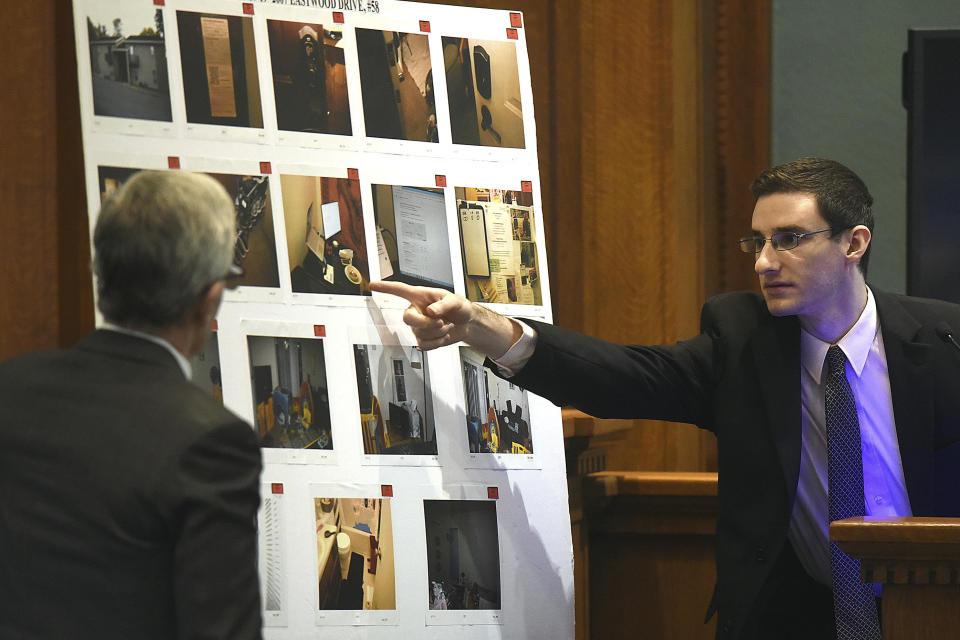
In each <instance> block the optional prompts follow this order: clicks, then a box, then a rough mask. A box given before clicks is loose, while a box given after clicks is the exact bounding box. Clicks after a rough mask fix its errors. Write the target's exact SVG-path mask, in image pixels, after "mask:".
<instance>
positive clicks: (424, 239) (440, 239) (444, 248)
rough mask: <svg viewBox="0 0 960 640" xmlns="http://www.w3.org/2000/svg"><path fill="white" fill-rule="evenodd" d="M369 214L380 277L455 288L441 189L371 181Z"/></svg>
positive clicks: (450, 288)
mask: <svg viewBox="0 0 960 640" xmlns="http://www.w3.org/2000/svg"><path fill="white" fill-rule="evenodd" d="M373 216H374V219H375V221H376V224H377V244H378V247H382V249H381V259H380V279H381V280H397V281H399V282H405V283H407V284H410V285H415V286H424V287H440V288H443V289H446V290H447V291H451V292H452V291H453V267H452V266H451V264H450V239H449V236H448V235H447V206H446V201H445V200H444V197H443V189H434V188H429V187H403V186H397V185H386V184H375V185H373ZM383 252H385V253H386V259H384V258H383V257H382V253H383Z"/></svg>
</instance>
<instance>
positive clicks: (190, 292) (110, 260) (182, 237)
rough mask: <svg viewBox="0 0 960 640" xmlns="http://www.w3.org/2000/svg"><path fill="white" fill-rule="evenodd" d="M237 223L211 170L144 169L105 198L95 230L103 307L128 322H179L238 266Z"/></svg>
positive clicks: (137, 325) (139, 324) (114, 318)
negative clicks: (235, 247) (207, 172)
mask: <svg viewBox="0 0 960 640" xmlns="http://www.w3.org/2000/svg"><path fill="white" fill-rule="evenodd" d="M235 224H236V222H235V213H234V206H233V201H232V200H231V199H230V196H229V195H228V194H227V192H226V190H225V189H224V188H223V186H222V185H221V184H220V183H218V182H217V181H216V180H214V179H213V178H211V177H210V176H207V175H203V174H195V173H185V172H179V171H141V172H140V173H137V174H136V175H134V176H133V177H132V178H130V179H129V180H128V181H127V182H126V183H124V185H123V186H122V187H121V188H120V190H119V191H117V193H116V194H114V195H113V196H111V197H110V198H108V199H107V200H106V202H104V203H103V206H102V207H101V209H100V214H99V216H98V218H97V224H96V227H95V229H94V232H93V248H94V263H93V266H94V273H95V274H96V276H97V306H98V307H99V308H100V312H101V313H103V315H104V317H105V318H106V319H107V320H109V321H111V322H114V323H116V324H119V325H121V326H127V327H134V328H163V327H170V326H173V325H176V324H177V323H179V322H180V321H181V320H183V319H184V317H185V315H186V313H187V310H188V309H189V308H190V307H191V306H192V305H193V303H194V302H195V301H196V300H197V299H198V297H199V296H200V295H201V294H202V293H203V292H204V291H206V289H207V288H208V287H209V286H210V285H211V284H212V283H214V282H216V281H217V280H219V279H221V278H223V277H224V275H225V274H226V273H227V271H228V269H229V268H230V262H231V260H232V259H233V245H234V237H235Z"/></svg>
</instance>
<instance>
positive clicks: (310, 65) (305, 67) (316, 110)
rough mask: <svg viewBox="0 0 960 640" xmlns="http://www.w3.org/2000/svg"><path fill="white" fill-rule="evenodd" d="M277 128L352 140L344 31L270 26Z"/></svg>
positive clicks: (276, 22)
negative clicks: (337, 136)
mask: <svg viewBox="0 0 960 640" xmlns="http://www.w3.org/2000/svg"><path fill="white" fill-rule="evenodd" d="M267 36H268V38H269V40H270V60H271V67H272V71H273V91H274V96H275V97H276V104H277V127H278V128H279V129H283V130H285V131H304V132H307V133H330V134H335V135H341V136H349V135H351V133H353V129H352V126H351V124H350V100H349V97H348V96H347V72H346V65H345V64H344V53H343V47H342V46H341V40H342V39H343V32H342V31H340V30H329V29H324V26H323V25H322V24H314V23H306V22H285V21H280V20H267Z"/></svg>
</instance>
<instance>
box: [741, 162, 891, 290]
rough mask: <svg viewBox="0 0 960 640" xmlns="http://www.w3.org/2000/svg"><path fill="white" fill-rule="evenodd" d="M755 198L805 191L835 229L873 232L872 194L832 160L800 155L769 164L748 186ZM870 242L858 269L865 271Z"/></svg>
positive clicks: (851, 174)
mask: <svg viewBox="0 0 960 640" xmlns="http://www.w3.org/2000/svg"><path fill="white" fill-rule="evenodd" d="M750 190H751V191H752V192H753V196H754V197H755V198H758V199H759V198H760V197H761V196H766V195H770V194H773V193H809V194H811V195H813V196H814V198H815V199H816V202H817V208H818V209H819V210H820V215H821V216H823V219H824V220H826V221H827V224H828V225H830V227H831V228H833V229H834V230H835V231H834V233H833V234H832V237H833V236H836V235H839V233H840V232H841V231H843V230H846V229H850V228H852V227H855V226H857V225H863V226H865V227H866V228H867V229H870V233H871V234H872V233H873V210H872V209H871V206H872V205H873V196H871V195H870V192H869V191H868V190H867V185H866V184H864V182H863V180H861V179H860V176H858V175H857V174H856V173H854V172H853V171H851V170H850V169H849V168H847V167H845V166H844V165H842V164H840V163H839V162H837V161H836V160H827V159H825V158H800V159H799V160H794V161H793V162H787V163H786V164H781V165H777V166H775V167H771V168H769V169H767V170H766V171H764V172H763V173H761V174H760V175H759V176H757V179H756V180H754V181H753V184H752V185H750ZM869 258H870V245H867V250H866V251H865V252H864V254H863V257H862V258H860V264H859V267H860V272H861V273H863V274H864V275H866V274H867V262H868V259H869Z"/></svg>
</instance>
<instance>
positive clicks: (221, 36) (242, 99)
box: [177, 11, 263, 128]
mask: <svg viewBox="0 0 960 640" xmlns="http://www.w3.org/2000/svg"><path fill="white" fill-rule="evenodd" d="M177 29H178V34H179V36H180V62H181V68H182V71H183V94H184V101H185V103H186V109H187V122H191V123H195V124H215V125H226V126H233V127H253V128H262V127H263V113H262V110H261V105H260V85H259V78H258V75H257V65H256V58H257V54H256V50H255V48H254V39H253V20H252V19H251V18H248V17H241V16H230V15H215V14H206V13H193V12H191V11H177Z"/></svg>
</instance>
